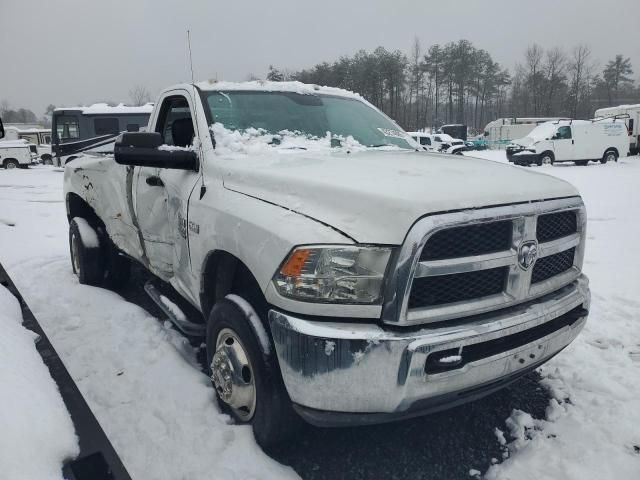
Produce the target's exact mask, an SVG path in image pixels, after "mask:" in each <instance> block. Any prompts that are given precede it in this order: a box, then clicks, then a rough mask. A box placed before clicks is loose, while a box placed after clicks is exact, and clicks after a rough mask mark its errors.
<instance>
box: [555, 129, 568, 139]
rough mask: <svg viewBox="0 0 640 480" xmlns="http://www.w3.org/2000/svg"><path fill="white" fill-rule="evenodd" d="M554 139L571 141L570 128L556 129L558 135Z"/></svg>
mask: <svg viewBox="0 0 640 480" xmlns="http://www.w3.org/2000/svg"><path fill="white" fill-rule="evenodd" d="M556 137H557V138H558V139H560V140H570V139H571V127H560V128H558V133H557V135H556Z"/></svg>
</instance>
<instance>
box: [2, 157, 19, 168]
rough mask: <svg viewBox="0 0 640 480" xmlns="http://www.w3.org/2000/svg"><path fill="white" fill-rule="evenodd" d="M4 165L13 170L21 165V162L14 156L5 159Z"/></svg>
mask: <svg viewBox="0 0 640 480" xmlns="http://www.w3.org/2000/svg"><path fill="white" fill-rule="evenodd" d="M3 165H4V168H6V169H7V170H13V169H14V168H19V167H20V163H18V161H17V160H15V159H13V158H7V159H6V160H5V161H4V163H3Z"/></svg>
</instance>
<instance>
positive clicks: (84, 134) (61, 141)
mask: <svg viewBox="0 0 640 480" xmlns="http://www.w3.org/2000/svg"><path fill="white" fill-rule="evenodd" d="M152 109H153V104H151V103H148V104H146V105H142V106H140V107H130V106H126V105H122V104H120V105H118V106H113V107H112V106H109V105H107V104H106V103H97V104H94V105H91V106H90V107H64V108H56V109H55V110H54V112H53V117H52V119H51V124H52V127H51V128H52V134H53V148H52V149H53V155H54V163H55V164H56V165H57V166H62V165H64V164H65V163H66V161H67V160H69V159H70V158H73V156H74V155H77V154H78V153H80V152H84V151H88V150H96V149H100V147H104V146H105V145H109V144H111V143H113V142H114V141H115V138H116V137H117V136H118V135H119V134H120V133H121V132H138V131H141V130H144V129H145V128H146V127H147V123H148V122H149V116H150V115H151V110H152Z"/></svg>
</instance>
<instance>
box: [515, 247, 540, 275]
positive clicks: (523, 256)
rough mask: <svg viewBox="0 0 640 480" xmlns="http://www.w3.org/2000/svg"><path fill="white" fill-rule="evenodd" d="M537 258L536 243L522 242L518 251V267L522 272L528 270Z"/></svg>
mask: <svg viewBox="0 0 640 480" xmlns="http://www.w3.org/2000/svg"><path fill="white" fill-rule="evenodd" d="M537 258H538V242H536V241H535V240H530V241H528V242H522V243H521V244H520V248H519V249H518V265H520V268H522V269H523V270H528V269H529V268H530V267H531V266H532V265H533V264H534V263H536V259H537Z"/></svg>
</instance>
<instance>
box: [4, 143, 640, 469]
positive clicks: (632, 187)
mask: <svg viewBox="0 0 640 480" xmlns="http://www.w3.org/2000/svg"><path fill="white" fill-rule="evenodd" d="M473 155H477V156H479V157H482V158H488V159H491V160H496V161H505V159H504V152H493V151H487V152H474V153H473ZM469 161H473V160H472V159H470V160H469ZM515 168H519V167H515ZM533 168H534V169H535V170H536V171H539V172H543V173H548V174H551V175H555V176H558V177H560V178H563V179H566V180H568V181H570V182H572V183H573V184H575V185H576V186H577V187H578V188H579V190H580V191H581V192H582V194H583V197H584V199H585V203H586V205H587V209H588V218H589V227H588V228H589V231H588V238H589V244H588V246H587V253H586V263H585V271H586V273H587V274H588V275H589V276H590V278H591V285H592V291H593V302H592V311H591V316H590V319H589V322H588V323H587V326H586V327H585V330H584V331H583V333H582V334H581V335H580V336H579V337H578V339H577V340H576V341H575V342H574V343H573V344H572V345H571V346H570V347H569V348H567V349H566V350H565V351H563V352H562V353H561V354H560V355H558V356H557V357H555V358H554V359H553V360H552V361H550V362H549V363H548V364H546V365H545V366H544V367H542V369H541V371H542V375H543V378H544V380H543V383H544V385H545V386H546V387H548V388H549V389H550V391H551V392H552V395H553V397H554V398H553V400H552V401H551V403H550V405H549V408H548V411H547V416H546V418H544V419H534V418H532V417H531V416H530V415H529V414H528V413H527V412H521V411H514V412H513V414H512V415H511V416H510V417H509V418H505V421H504V423H503V424H501V425H496V426H495V427H496V437H495V442H496V443H498V442H500V443H504V444H505V445H504V451H505V460H504V461H503V462H502V463H500V464H498V465H493V466H490V465H484V466H483V465H470V466H469V468H470V469H472V468H474V469H479V470H481V471H482V473H483V474H485V475H486V476H487V477H488V478H491V479H514V480H515V479H518V480H522V479H536V480H538V479H543V478H554V479H560V478H561V479H583V478H599V479H605V478H606V479H608V478H611V479H613V478H615V479H627V478H629V479H632V478H640V427H639V425H640V298H639V297H638V294H637V292H638V291H639V290H640V273H639V272H640V255H638V254H637V253H636V252H635V244H636V243H637V241H636V239H637V238H640V211H639V209H638V208H637V206H636V205H638V204H640V190H639V189H638V185H640V158H638V157H636V158H628V159H621V160H620V161H619V162H618V163H616V164H607V165H600V164H592V165H590V166H588V167H576V166H574V165H572V164H566V165H558V166H545V167H533ZM61 190H62V173H61V172H60V171H59V170H58V169H55V168H50V167H37V168H32V169H30V170H13V171H2V170H0V261H2V263H3V264H4V265H5V267H6V268H7V269H8V271H9V273H10V274H11V275H12V277H13V278H14V281H15V282H16V283H17V285H18V287H19V288H20V290H21V292H22V293H23V295H24V296H25V298H26V300H27V302H28V303H29V305H30V306H31V308H32V310H33V312H34V314H35V315H36V317H37V318H38V320H39V321H40V322H41V324H42V326H43V328H44V329H45V330H46V331H47V334H48V335H49V337H50V339H51V341H52V343H53V344H54V346H55V348H56V349H57V351H58V353H59V354H60V356H61V357H62V358H63V360H64V361H65V364H66V366H67V368H68V369H69V371H70V373H71V375H72V376H73V378H74V379H75V380H76V381H77V383H78V386H79V388H80V390H81V391H82V393H83V394H84V396H85V398H86V399H87V401H88V403H89V405H90V406H91V408H92V409H93V410H94V412H95V414H96V416H97V417H98V420H99V421H100V423H101V424H102V426H103V428H104V430H105V431H106V432H107V434H108V436H109V437H110V439H111V440H112V443H113V444H114V446H115V448H116V450H117V451H118V452H119V453H120V455H121V457H122V459H123V461H124V463H125V465H126V467H127V468H128V470H129V471H130V473H131V474H132V476H133V478H134V479H135V478H153V479H165V478H166V479H177V478H216V479H220V478H222V479H226V478H230V479H236V478H237V479H241V478H242V479H244V478H260V479H264V478H295V477H296V475H295V473H294V472H293V471H292V470H291V469H290V468H288V467H284V466H281V465H279V464H278V463H276V462H275V461H273V460H272V459H270V458H269V457H268V456H267V455H266V454H264V453H263V452H262V451H261V450H260V449H259V448H258V447H257V446H256V444H255V442H254V440H253V438H252V435H251V430H250V429H249V428H248V427H238V426H233V425H230V424H229V419H228V417H227V416H225V415H223V414H220V413H218V411H217V410H216V407H215V406H214V401H213V390H212V389H211V388H210V386H209V383H208V379H207V378H206V377H205V376H204V375H203V374H202V373H201V372H200V370H199V366H198V365H197V362H196V360H195V354H194V351H193V349H192V348H191V347H190V346H189V345H188V344H187V343H186V342H185V341H184V339H183V338H182V337H181V336H180V335H178V334H177V333H175V332H174V331H173V330H172V329H171V328H168V327H166V326H163V325H162V324H161V323H160V322H158V320H157V319H155V318H153V317H151V316H150V315H149V314H148V313H147V312H146V311H144V310H142V309H141V308H139V307H138V306H136V305H133V304H131V303H128V302H126V301H125V300H123V299H122V298H121V297H120V296H118V295H117V294H115V293H113V292H110V291H106V290H101V289H96V288H91V287H86V286H81V285H78V282H77V280H76V279H75V277H74V276H73V275H72V273H71V266H70V263H69V259H68V240H67V235H68V233H67V222H66V219H65V212H64V203H63V199H62V191H61ZM8 360H10V359H8V358H6V356H5V352H4V351H3V350H0V364H2V363H4V362H7V361H8ZM3 436H6V433H5V432H3V431H0V445H2V442H3V441H5V442H7V441H8V442H11V439H8V440H6V439H5V438H2V437H3ZM1 461H2V457H1V453H0V462H1ZM390 461H392V460H391V459H390ZM214 472H215V473H214ZM427 472H428V465H426V466H425V473H427ZM473 473H474V474H475V472H473Z"/></svg>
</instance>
